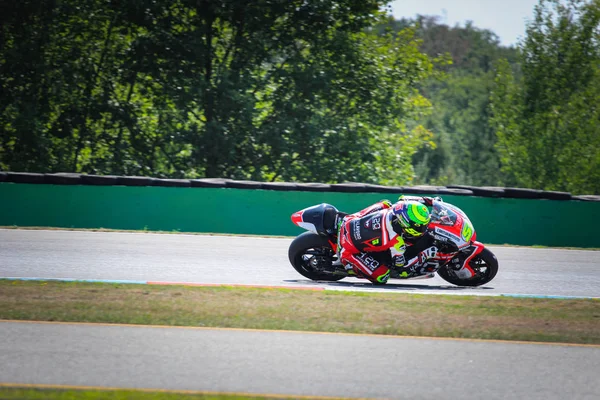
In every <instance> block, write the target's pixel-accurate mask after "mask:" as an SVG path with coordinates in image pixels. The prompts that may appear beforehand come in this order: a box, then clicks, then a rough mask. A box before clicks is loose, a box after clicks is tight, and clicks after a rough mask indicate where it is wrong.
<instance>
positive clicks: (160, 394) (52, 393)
mask: <svg viewBox="0 0 600 400" xmlns="http://www.w3.org/2000/svg"><path fill="white" fill-rule="evenodd" d="M273 398H277V399H295V398H298V397H297V396H294V397H292V396H289V397H287V396H276V395H273V396H253V395H244V394H228V393H222V394H218V393H202V392H197V393H192V392H184V391H182V392H179V391H154V390H132V389H123V390H121V389H109V390H105V389H102V388H97V389H54V388H46V387H43V388H32V387H0V399H2V400H73V399H78V400H103V399H111V400H138V399H139V400H195V399H202V400H266V399H273ZM305 398H308V397H305ZM332 399H333V398H332Z"/></svg>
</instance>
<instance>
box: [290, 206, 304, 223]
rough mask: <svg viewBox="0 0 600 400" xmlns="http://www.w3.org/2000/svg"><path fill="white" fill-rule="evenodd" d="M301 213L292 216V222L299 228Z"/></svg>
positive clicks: (302, 211)
mask: <svg viewBox="0 0 600 400" xmlns="http://www.w3.org/2000/svg"><path fill="white" fill-rule="evenodd" d="M303 213H304V210H301V211H296V212H295V213H293V214H292V222H293V223H294V224H296V225H298V226H299V224H300V222H302V214H303Z"/></svg>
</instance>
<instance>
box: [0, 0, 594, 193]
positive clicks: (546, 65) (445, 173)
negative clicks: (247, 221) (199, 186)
mask: <svg viewBox="0 0 600 400" xmlns="http://www.w3.org/2000/svg"><path fill="white" fill-rule="evenodd" d="M0 7H1V10H0V170H12V171H28V172H81V173H90V174H114V175H146V176H154V177H173V178H202V177H223V178H234V179H252V180H259V181H297V182H308V181H319V182H327V183H333V182H344V181H355V182H365V183H379V184H388V185H389V184H393V185H407V184H439V185H449V184H469V185H477V186H498V185H505V186H518V187H529V188H537V189H545V190H564V191H571V192H572V193H574V194H582V193H584V194H600V42H599V40H600V28H599V21H600V1H599V0H592V1H579V0H567V1H558V0H556V1H554V0H541V1H540V3H539V5H538V6H536V9H535V12H534V19H533V20H532V21H531V22H530V23H529V25H528V27H527V33H526V36H525V38H524V39H523V41H522V42H521V43H520V44H519V46H517V47H516V48H513V47H503V46H501V45H500V42H499V39H498V37H497V36H496V35H495V34H494V33H493V32H491V31H489V30H484V29H478V28H477V27H475V26H473V25H472V24H467V25H466V26H463V27H460V26H455V27H449V26H447V25H444V24H442V23H440V22H439V20H438V19H436V17H427V16H422V17H418V18H417V19H416V20H404V19H403V20H394V19H393V18H392V17H390V16H389V15H390V14H389V12H388V10H386V8H385V7H386V2H385V1H379V0H311V1H304V0H256V1H251V2H246V1H239V0H219V1H216V0H193V1H192V0H168V1H167V0H21V1H13V2H8V1H5V2H2V3H1V5H0Z"/></svg>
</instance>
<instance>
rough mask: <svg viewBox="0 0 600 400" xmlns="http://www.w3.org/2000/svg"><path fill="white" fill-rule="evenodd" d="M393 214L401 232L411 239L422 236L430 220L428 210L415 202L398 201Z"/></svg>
mask: <svg viewBox="0 0 600 400" xmlns="http://www.w3.org/2000/svg"><path fill="white" fill-rule="evenodd" d="M393 213H394V215H395V216H396V220H397V221H398V223H399V224H400V226H401V227H402V230H403V231H404V232H405V233H406V234H407V235H408V236H412V237H419V236H422V235H423V234H424V233H425V231H426V230H427V225H428V224H429V221H430V220H431V216H430V215H429V210H428V209H427V207H425V205H423V204H421V203H419V202H417V201H412V200H411V201H399V202H398V203H396V204H395V205H394V208H393Z"/></svg>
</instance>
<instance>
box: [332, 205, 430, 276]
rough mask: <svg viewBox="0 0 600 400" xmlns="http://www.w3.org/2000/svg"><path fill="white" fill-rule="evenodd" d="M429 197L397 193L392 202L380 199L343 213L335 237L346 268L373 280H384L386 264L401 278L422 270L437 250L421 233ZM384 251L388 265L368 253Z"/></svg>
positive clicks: (425, 223) (387, 269)
mask: <svg viewBox="0 0 600 400" xmlns="http://www.w3.org/2000/svg"><path fill="white" fill-rule="evenodd" d="M440 200H441V199H440ZM432 201H433V199H432V198H431V197H414V196H401V197H400V199H399V200H398V202H396V203H394V204H392V203H391V202H390V201H389V200H382V201H380V202H378V203H375V204H373V205H371V206H369V207H367V208H365V209H364V210H361V211H359V212H357V213H354V214H350V215H348V216H346V217H345V218H344V219H343V221H342V223H341V226H340V229H339V238H338V243H339V259H340V261H341V262H342V264H344V266H345V267H346V270H348V271H349V272H351V271H353V272H354V273H355V274H356V275H357V276H360V277H363V278H366V279H368V280H370V281H371V282H373V283H375V284H384V283H386V282H387V280H388V278H389V277H390V268H392V269H395V270H396V271H397V272H398V275H399V276H400V277H404V278H408V277H412V276H417V275H422V274H424V273H425V265H426V263H427V260H428V259H430V258H432V257H435V256H436V254H437V250H438V249H437V247H435V246H433V238H432V237H431V236H430V235H428V234H426V235H424V233H425V231H426V229H427V225H428V224H429V221H430V215H429V210H428V209H427V207H426V206H431V205H432ZM406 242H409V243H410V244H412V245H411V246H407V245H406ZM385 251H389V253H390V256H391V263H390V265H386V263H385V262H381V258H380V257H373V256H371V255H370V254H371V253H378V252H385Z"/></svg>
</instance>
